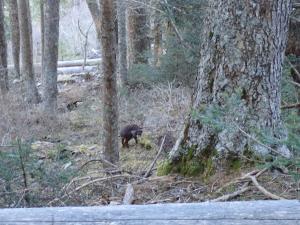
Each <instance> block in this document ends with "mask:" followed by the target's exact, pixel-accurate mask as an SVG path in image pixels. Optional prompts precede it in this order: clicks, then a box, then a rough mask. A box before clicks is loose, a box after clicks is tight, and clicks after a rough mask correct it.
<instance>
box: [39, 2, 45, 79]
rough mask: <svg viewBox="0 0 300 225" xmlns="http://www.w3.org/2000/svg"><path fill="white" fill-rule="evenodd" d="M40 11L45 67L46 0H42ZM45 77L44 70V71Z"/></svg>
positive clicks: (42, 51)
mask: <svg viewBox="0 0 300 225" xmlns="http://www.w3.org/2000/svg"><path fill="white" fill-rule="evenodd" d="M40 12H41V65H42V68H44V66H43V65H44V58H45V57H44V51H45V10H44V0H40ZM42 77H43V71H42Z"/></svg>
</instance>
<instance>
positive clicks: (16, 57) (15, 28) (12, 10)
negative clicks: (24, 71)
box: [8, 0, 20, 78]
mask: <svg viewBox="0 0 300 225" xmlns="http://www.w3.org/2000/svg"><path fill="white" fill-rule="evenodd" d="M8 7H9V21H10V29H11V45H12V56H13V61H14V68H15V75H16V77H17V78H20V27H19V16H18V1H17V0H9V1H8Z"/></svg>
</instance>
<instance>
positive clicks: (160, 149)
mask: <svg viewBox="0 0 300 225" xmlns="http://www.w3.org/2000/svg"><path fill="white" fill-rule="evenodd" d="M165 139H166V136H164V138H163V140H162V142H161V144H160V148H159V151H158V153H157V154H156V156H155V158H154V160H153V162H152V163H151V165H150V167H149V169H148V170H147V172H146V173H145V175H144V177H143V178H147V177H149V175H150V173H151V171H152V168H153V166H154V165H155V163H156V161H157V159H158V157H159V156H160V154H161V152H162V149H163V145H164V143H165Z"/></svg>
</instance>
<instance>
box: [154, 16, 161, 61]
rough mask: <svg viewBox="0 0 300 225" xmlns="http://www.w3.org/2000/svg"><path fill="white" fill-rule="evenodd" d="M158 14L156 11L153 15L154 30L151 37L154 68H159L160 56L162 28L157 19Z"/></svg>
mask: <svg viewBox="0 0 300 225" xmlns="http://www.w3.org/2000/svg"><path fill="white" fill-rule="evenodd" d="M159 16H160V14H159V12H158V11H156V12H155V14H154V28H153V36H154V54H153V63H154V66H159V64H160V62H159V58H160V56H161V54H162V26H161V21H160V18H159Z"/></svg>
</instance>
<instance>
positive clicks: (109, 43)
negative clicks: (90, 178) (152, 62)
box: [100, 0, 119, 163]
mask: <svg viewBox="0 0 300 225" xmlns="http://www.w3.org/2000/svg"><path fill="white" fill-rule="evenodd" d="M100 2H101V4H100V12H101V13H100V21H101V45H102V52H103V53H102V55H103V59H102V73H103V76H104V78H103V80H104V100H103V111H104V112H103V132H104V135H103V137H104V158H105V159H106V160H108V161H109V162H111V163H117V162H118V161H119V143H118V138H117V137H118V116H119V115H118V95H117V79H116V78H117V77H116V76H117V73H116V66H117V64H116V53H117V45H116V37H115V35H116V32H115V31H116V27H115V25H116V24H115V18H116V15H117V14H116V9H115V1H114V0H101V1H100Z"/></svg>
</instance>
